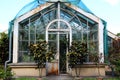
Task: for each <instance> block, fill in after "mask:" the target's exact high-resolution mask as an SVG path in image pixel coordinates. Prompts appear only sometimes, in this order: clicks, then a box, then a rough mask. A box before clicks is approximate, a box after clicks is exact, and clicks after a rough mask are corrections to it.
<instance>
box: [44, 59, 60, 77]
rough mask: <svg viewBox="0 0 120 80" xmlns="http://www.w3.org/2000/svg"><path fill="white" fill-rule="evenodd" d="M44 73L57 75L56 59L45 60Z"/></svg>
mask: <svg viewBox="0 0 120 80" xmlns="http://www.w3.org/2000/svg"><path fill="white" fill-rule="evenodd" d="M46 74H47V75H58V61H53V62H46Z"/></svg>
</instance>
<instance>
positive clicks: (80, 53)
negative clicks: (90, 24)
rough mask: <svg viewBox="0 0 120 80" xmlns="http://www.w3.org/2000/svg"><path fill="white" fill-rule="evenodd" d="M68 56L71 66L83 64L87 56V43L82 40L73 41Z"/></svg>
mask: <svg viewBox="0 0 120 80" xmlns="http://www.w3.org/2000/svg"><path fill="white" fill-rule="evenodd" d="M67 56H68V59H69V60H68V61H69V66H70V67H74V66H75V65H77V64H83V62H85V58H86V56H87V44H86V43H84V42H81V41H73V42H72V46H71V47H70V50H69V53H68V55H67Z"/></svg>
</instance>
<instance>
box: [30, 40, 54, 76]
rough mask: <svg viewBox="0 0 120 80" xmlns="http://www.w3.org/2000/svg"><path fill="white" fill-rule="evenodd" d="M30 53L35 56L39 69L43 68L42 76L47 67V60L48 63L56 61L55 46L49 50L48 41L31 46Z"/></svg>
mask: <svg viewBox="0 0 120 80" xmlns="http://www.w3.org/2000/svg"><path fill="white" fill-rule="evenodd" d="M29 49H30V52H31V53H32V54H33V55H34V60H35V62H36V63H37V66H38V67H37V68H39V72H40V68H41V73H40V76H41V74H42V68H43V67H45V64H46V60H47V61H48V62H51V60H53V59H54V55H55V53H56V50H55V48H54V47H53V46H51V47H50V49H49V50H48V47H47V42H46V41H40V42H38V43H37V44H31V45H30V46H29Z"/></svg>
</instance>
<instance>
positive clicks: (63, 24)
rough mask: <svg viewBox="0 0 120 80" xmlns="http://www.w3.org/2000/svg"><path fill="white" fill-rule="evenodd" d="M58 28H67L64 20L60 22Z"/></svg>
mask: <svg viewBox="0 0 120 80" xmlns="http://www.w3.org/2000/svg"><path fill="white" fill-rule="evenodd" d="M60 29H68V26H67V25H66V23H64V22H60Z"/></svg>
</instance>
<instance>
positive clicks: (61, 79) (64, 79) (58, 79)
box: [42, 74, 73, 80]
mask: <svg viewBox="0 0 120 80" xmlns="http://www.w3.org/2000/svg"><path fill="white" fill-rule="evenodd" d="M42 80H73V77H71V76H69V75H67V74H60V75H59V76H52V75H51V76H47V77H43V79H42Z"/></svg>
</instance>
